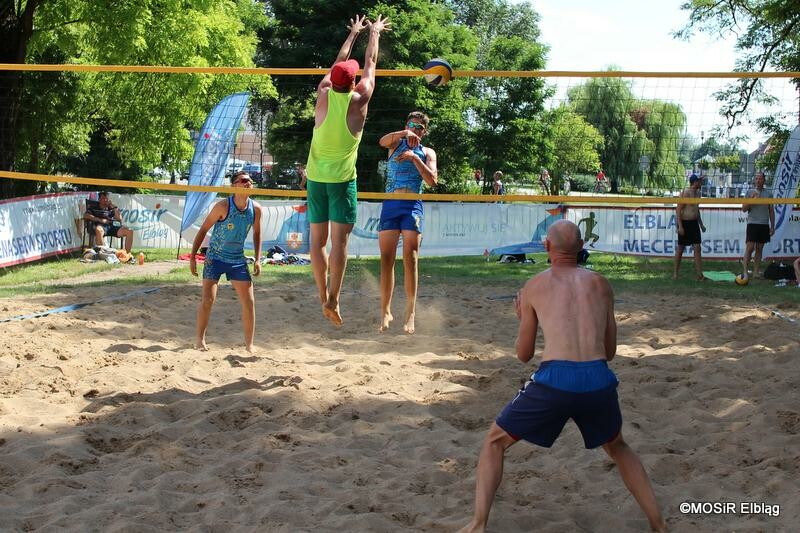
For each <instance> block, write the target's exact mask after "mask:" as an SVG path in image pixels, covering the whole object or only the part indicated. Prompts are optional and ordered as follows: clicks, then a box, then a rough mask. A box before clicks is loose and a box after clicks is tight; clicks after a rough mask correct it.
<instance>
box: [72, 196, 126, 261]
mask: <svg viewBox="0 0 800 533" xmlns="http://www.w3.org/2000/svg"><path fill="white" fill-rule="evenodd" d="M83 218H84V220H86V221H87V223H88V224H89V225H88V228H89V231H90V232H94V244H95V246H104V244H103V238H105V236H106V235H110V236H112V237H123V238H124V239H125V251H126V252H128V253H130V251H131V247H132V246H133V231H132V230H130V229H128V228H126V227H125V226H123V225H122V216H121V215H120V213H119V208H118V207H117V206H115V205H114V204H112V203H111V199H110V198H109V197H108V193H107V192H101V193H100V194H99V195H98V198H97V202H92V201H90V200H87V201H86V213H84V215H83Z"/></svg>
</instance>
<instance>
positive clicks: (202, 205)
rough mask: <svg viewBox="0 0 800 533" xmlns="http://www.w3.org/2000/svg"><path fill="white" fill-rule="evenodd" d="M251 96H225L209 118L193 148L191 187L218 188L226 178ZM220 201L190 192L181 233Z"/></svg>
mask: <svg viewBox="0 0 800 533" xmlns="http://www.w3.org/2000/svg"><path fill="white" fill-rule="evenodd" d="M249 99H250V94H249V93H246V92H244V93H235V94H231V95H229V96H226V97H225V98H223V99H222V101H221V102H220V103H219V104H217V106H216V107H215V108H214V109H212V110H211V113H209V114H208V117H207V118H206V121H205V123H204V124H203V129H202V130H200V136H199V137H198V139H197V144H196V145H195V148H194V157H193V158H192V167H191V169H190V170H189V185H204V186H210V187H219V186H220V185H222V179H223V178H224V177H225V164H226V162H227V161H228V157H229V156H231V155H232V154H233V144H234V143H235V142H236V135H237V133H238V132H239V126H240V124H241V123H242V118H243V117H244V113H245V111H246V109H247V102H248V100H249ZM216 197H217V193H214V192H195V191H190V192H189V193H187V194H186V206H185V208H184V210H183V219H182V220H181V232H183V231H184V230H185V229H186V228H188V227H189V226H191V225H192V223H193V222H194V221H195V220H196V219H197V217H199V216H200V215H201V214H203V213H205V211H206V210H207V209H208V206H210V205H211V203H212V202H213V201H214V199H215V198H216Z"/></svg>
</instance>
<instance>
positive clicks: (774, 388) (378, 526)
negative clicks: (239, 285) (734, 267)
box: [0, 263, 800, 533]
mask: <svg viewBox="0 0 800 533" xmlns="http://www.w3.org/2000/svg"><path fill="white" fill-rule="evenodd" d="M135 268H136V267H130V268H121V269H115V270H114V271H112V272H118V273H120V272H122V273H125V272H127V273H131V272H134V273H138V272H137V271H136V270H135ZM141 268H147V269H152V271H153V273H154V274H157V273H159V272H165V271H167V270H169V268H172V264H165V265H161V266H159V264H157V263H152V264H148V265H145V267H141ZM423 269H424V267H423ZM105 275H108V276H113V275H114V274H113V273H112V274H105ZM117 275H119V274H117ZM78 281H80V280H78ZM148 286H153V287H157V286H158V283H157V280H156V282H155V283H153V284H152V285H148ZM142 288H145V286H142V287H129V286H122V287H119V288H117V289H115V290H118V291H120V292H132V291H134V290H138V289H142ZM517 288H518V287H517V286H501V285H497V286H493V287H486V286H474V287H468V288H465V287H463V286H461V285H456V284H447V283H436V282H435V280H432V279H430V278H425V277H423V280H422V285H421V296H420V309H419V313H418V315H419V316H418V320H417V333H416V335H414V336H408V335H404V334H402V327H401V326H402V323H401V321H400V320H399V319H398V318H396V320H395V322H394V324H393V326H392V329H391V330H390V331H389V332H387V333H384V334H379V333H378V332H377V326H378V295H377V294H378V293H377V280H368V282H367V283H362V284H360V286H358V287H351V286H348V287H346V288H345V292H344V294H343V301H342V311H343V315H344V318H345V320H346V323H345V325H344V326H343V327H342V328H341V329H334V328H333V327H332V326H330V325H329V324H328V322H327V321H325V320H324V319H323V318H322V315H321V313H320V312H319V306H318V304H317V301H316V290H315V289H314V287H313V281H312V280H311V279H310V278H309V279H308V280H307V281H305V282H301V283H298V284H296V285H294V286H271V285H269V284H266V283H263V282H262V283H260V284H258V285H257V287H256V305H257V310H256V312H257V316H258V318H257V324H258V329H257V333H256V342H257V344H258V345H259V346H260V347H261V351H260V352H258V353H256V354H254V355H251V354H248V353H246V352H245V351H244V350H243V349H242V348H241V341H242V332H241V327H240V323H239V305H238V302H237V301H236V299H235V294H234V291H233V290H232V289H230V288H228V287H227V286H225V285H224V284H223V286H221V288H220V292H219V298H218V302H217V305H216V306H215V308H214V312H213V315H212V324H211V328H210V330H209V336H208V340H209V343H210V348H211V350H210V351H209V352H200V351H198V350H195V349H194V348H192V345H191V342H190V341H191V339H192V338H193V335H194V319H195V309H196V305H197V303H198V301H199V297H200V289H199V283H198V284H196V285H188V286H183V287H162V288H161V289H160V290H159V291H157V292H155V293H152V294H147V295H139V296H135V297H132V298H130V299H127V300H121V301H116V302H113V303H105V304H98V305H92V306H88V307H85V308H83V309H80V310H78V311H75V312H70V313H65V314H56V315H50V316H48V317H44V318H38V319H32V320H24V321H17V322H10V323H0V508H2V509H3V512H2V513H0V530H2V531H34V530H36V531H62V530H69V531H119V532H126V531H178V530H192V531H209V532H212V531H224V532H226V533H229V532H238V531H285V532H297V531H401V530H412V531H452V530H454V529H455V528H456V526H459V525H462V524H464V523H465V522H466V521H467V518H468V515H469V513H470V511H471V505H472V503H471V502H472V497H473V488H474V481H475V479H474V469H475V464H476V460H477V454H478V450H479V447H480V443H481V441H482V438H483V435H484V433H485V431H486V429H487V428H488V426H489V424H490V423H491V421H492V420H493V418H494V416H495V415H496V414H497V413H498V411H499V410H500V409H501V408H502V407H503V405H504V404H505V403H506V402H507V401H509V400H510V399H511V398H512V397H513V395H514V394H515V392H516V390H517V388H518V386H519V383H520V380H521V379H523V378H525V377H526V376H527V375H528V374H529V373H530V372H531V371H532V370H533V369H534V368H535V363H536V361H538V358H537V359H534V364H531V365H523V364H522V363H520V362H518V361H517V360H516V359H515V358H514V357H513V355H512V354H513V342H514V338H515V335H516V326H517V321H516V318H515V317H514V312H513V307H512V303H511V301H510V299H509V298H508V297H509V296H510V295H511V294H513V293H514V292H515V291H516V289H517ZM787 290H789V289H787ZM108 295H109V289H108V287H107V286H103V287H86V286H82V285H81V284H80V283H75V284H74V286H73V287H71V288H69V289H63V290H61V291H60V292H58V293H56V294H49V295H44V296H32V297H27V298H15V299H5V300H0V318H7V317H11V316H15V315H20V314H24V313H31V312H39V311H43V310H46V309H49V308H56V307H60V306H64V305H68V304H72V303H78V302H87V301H94V300H97V299H100V298H103V297H105V296H108ZM403 302H404V299H403V297H402V295H398V296H397V297H396V298H395V308H394V310H395V317H399V316H400V315H402V308H403V307H402V306H403ZM774 309H775V310H779V311H780V313H781V314H782V315H783V316H784V317H785V318H794V319H797V320H799V321H800V309H798V307H797V306H796V305H794V306H792V305H783V306H777V305H776V307H775V308H774ZM616 311H617V320H618V323H619V352H618V353H619V355H618V357H617V359H615V360H614V362H613V363H612V367H613V369H614V370H615V371H616V372H617V374H618V376H619V378H620V381H621V385H620V389H619V393H620V398H621V404H622V410H623V416H624V418H625V422H624V429H623V432H624V434H625V436H626V438H627V440H628V441H629V443H630V444H631V445H632V446H633V448H634V449H635V450H637V451H638V452H639V453H640V455H641V457H642V460H643V462H644V464H645V466H646V467H647V469H648V471H649V473H650V475H651V478H652V481H653V484H654V486H655V490H656V494H657V497H658V498H659V501H660V503H661V505H662V508H663V510H664V513H665V515H666V516H667V517H668V522H669V525H670V526H671V528H672V529H673V530H674V531H708V532H718V531H737V532H744V531H748V532H755V531H798V530H800V507H798V502H800V485H799V484H798V481H797V480H798V479H800V438H799V437H798V433H799V432H800V394H798V388H797V382H798V376H799V375H800V353H799V352H800V349H798V337H800V322H794V323H792V322H789V321H788V320H786V319H784V318H781V317H779V316H776V315H774V314H773V313H771V312H770V310H769V309H767V308H746V307H743V306H741V305H739V304H731V303H729V302H726V301H722V300H714V299H707V298H706V299H704V298H701V297H699V296H698V297H697V298H685V297H682V298H678V297H670V296H660V295H648V294H632V293H621V294H618V295H617V310H616ZM684 501H702V502H717V501H726V502H735V503H736V504H737V506H738V504H739V502H758V503H766V504H770V505H776V504H777V505H779V506H780V515H779V516H777V517H775V516H768V515H765V514H743V513H740V512H738V509H737V512H736V513H735V514H721V515H713V514H711V515H702V514H687V515H684V514H681V512H680V510H679V506H680V503H681V502H684ZM489 527H490V530H491V531H497V532H509V531H533V530H536V531H546V532H565V531H598V532H604V531H614V532H628V531H631V532H633V531H645V530H646V529H647V523H646V521H645V519H644V516H643V515H642V513H641V512H640V511H639V509H638V506H637V505H636V502H635V501H634V500H633V498H632V497H631V496H630V494H629V493H628V492H627V490H626V489H625V487H624V486H623V484H622V482H621V480H620V478H619V475H618V473H617V471H616V468H615V466H614V465H613V463H612V462H610V461H609V459H608V458H607V457H606V456H605V454H604V453H603V452H602V451H598V450H585V449H583V446H582V441H581V439H580V435H579V433H578V431H577V429H576V428H575V426H574V425H573V424H568V426H567V427H566V429H565V431H564V432H563V433H562V435H561V437H560V439H559V440H558V441H557V443H556V445H555V446H554V447H553V448H552V449H550V450H544V449H540V448H536V447H534V446H532V445H528V444H525V443H520V444H518V445H516V446H514V447H512V449H511V450H510V452H509V454H508V459H507V461H506V475H505V479H504V483H503V485H502V486H501V488H500V491H499V493H498V497H497V499H496V503H495V507H494V511H493V513H492V517H491V520H490V523H489Z"/></svg>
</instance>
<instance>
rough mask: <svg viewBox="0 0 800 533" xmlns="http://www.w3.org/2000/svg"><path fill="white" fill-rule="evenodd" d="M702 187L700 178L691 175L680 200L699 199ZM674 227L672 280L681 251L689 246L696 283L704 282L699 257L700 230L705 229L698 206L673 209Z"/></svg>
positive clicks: (674, 276) (678, 265)
mask: <svg viewBox="0 0 800 533" xmlns="http://www.w3.org/2000/svg"><path fill="white" fill-rule="evenodd" d="M702 185H703V180H702V178H700V177H698V176H697V175H696V174H692V175H691V177H690V178H689V187H688V188H687V189H684V190H683V191H682V192H681V198H700V187H701V186H702ZM675 225H676V226H677V229H678V246H677V247H675V268H674V270H673V272H672V279H678V271H679V270H680V268H681V258H682V257H683V251H684V250H685V249H686V247H687V246H691V247H692V250H693V251H694V273H695V275H696V276H697V280H698V281H704V280H705V279H706V277H705V276H704V275H703V262H702V257H701V255H700V254H701V248H702V244H701V242H702V240H703V238H702V236H701V234H700V230H702V231H705V230H706V227H705V225H704V224H703V220H702V219H701V218H700V206H699V205H698V204H678V206H677V207H676V208H675Z"/></svg>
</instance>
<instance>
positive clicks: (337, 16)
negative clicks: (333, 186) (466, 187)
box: [258, 0, 477, 191]
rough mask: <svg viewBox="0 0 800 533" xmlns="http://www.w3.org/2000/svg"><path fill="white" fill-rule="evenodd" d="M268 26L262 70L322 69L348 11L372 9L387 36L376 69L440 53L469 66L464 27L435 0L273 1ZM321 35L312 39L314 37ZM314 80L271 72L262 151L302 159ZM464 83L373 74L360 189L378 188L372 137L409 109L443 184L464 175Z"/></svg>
mask: <svg viewBox="0 0 800 533" xmlns="http://www.w3.org/2000/svg"><path fill="white" fill-rule="evenodd" d="M271 10H272V11H271V13H272V15H273V16H274V18H275V23H274V24H271V25H269V26H268V27H266V28H265V29H264V30H263V31H262V32H261V33H260V36H261V46H260V49H259V50H260V53H259V56H258V57H259V62H260V63H261V64H262V65H263V66H269V67H289V66H293V67H296V66H299V65H302V66H305V67H318V68H319V67H321V68H326V69H327V68H329V67H330V66H331V64H332V62H333V60H334V59H335V57H336V53H337V51H338V50H339V47H340V46H341V44H342V41H343V40H344V38H345V36H346V33H345V32H346V26H347V24H348V20H349V19H350V18H351V17H352V16H353V15H354V14H356V13H366V14H367V15H368V16H369V17H370V18H374V17H375V16H376V15H377V14H378V13H380V14H382V15H386V16H388V17H389V19H390V20H391V22H392V31H391V33H388V34H386V35H385V36H383V37H382V38H381V43H380V54H379V57H378V68H380V69H418V68H421V67H422V65H423V64H424V63H425V61H426V60H427V59H430V58H433V57H443V58H446V59H447V60H448V61H449V62H450V64H451V65H452V66H453V68H455V69H470V68H472V67H474V66H475V60H474V55H475V50H476V46H477V39H476V37H475V36H474V35H473V34H472V32H471V31H470V30H469V29H468V28H466V27H465V26H462V25H458V24H455V22H454V15H453V12H452V11H451V10H450V9H448V8H447V7H445V6H443V5H441V4H440V3H438V2H431V1H429V0H408V1H405V2H402V3H395V2H392V3H386V4H382V3H379V2H367V3H364V2H356V1H339V2H330V1H328V0H302V1H300V2H298V1H296V0H292V1H288V0H276V1H274V2H272V3H271ZM320 35H325V36H328V37H326V38H325V39H324V40H320V38H319V36H320ZM365 45H366V38H364V37H361V38H360V39H359V40H358V41H357V42H356V44H355V46H354V49H353V52H352V55H351V57H353V58H356V59H358V61H359V63H362V62H363V57H364V47H365ZM318 82H319V78H312V79H309V78H308V77H301V76H278V77H276V78H275V84H276V87H277V89H278V93H279V96H278V98H277V99H275V100H273V101H271V102H269V103H268V104H267V105H269V106H271V107H270V109H271V111H272V112H274V122H273V125H272V127H271V129H270V132H269V145H270V152H271V153H272V154H273V155H274V157H275V159H276V160H277V161H279V162H290V161H303V160H305V158H306V157H307V155H308V149H309V146H310V143H311V134H312V131H313V127H314V112H313V110H314V107H313V106H314V98H315V90H316V85H317V83H318ZM466 87H467V80H464V79H454V80H452V81H451V82H450V83H448V84H447V85H446V86H444V87H438V88H430V87H428V86H427V85H426V84H425V82H424V80H423V79H422V78H421V77H419V78H393V77H379V79H378V80H377V86H376V90H375V93H374V95H373V97H372V101H371V102H370V105H369V114H368V116H367V121H366V124H365V127H364V132H363V134H362V142H361V145H360V147H359V157H358V163H357V173H358V177H359V178H358V181H359V188H360V189H361V190H372V191H375V190H383V186H384V183H383V177H382V176H381V175H380V174H379V171H378V164H379V162H380V161H383V160H385V159H386V151H385V150H384V149H382V148H380V146H379V145H378V139H379V138H380V137H381V136H382V135H383V134H385V133H387V132H389V131H394V130H397V129H399V128H401V127H402V126H403V124H404V120H405V117H406V115H407V114H408V113H409V112H411V111H414V110H419V111H423V112H425V113H427V114H428V115H429V116H430V117H431V132H430V135H429V137H428V138H426V139H425V143H426V144H428V145H430V146H432V147H433V148H435V149H436V151H437V155H438V161H439V176H440V179H441V180H442V181H443V182H448V181H449V180H452V179H454V177H455V176H458V175H459V174H461V173H463V172H465V170H464V169H466V167H467V156H468V153H469V151H468V150H465V149H464V146H466V145H467V144H468V138H467V124H466V121H465V119H464V117H465V115H466V113H467V99H466V97H465V94H464V91H465V88H466Z"/></svg>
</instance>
